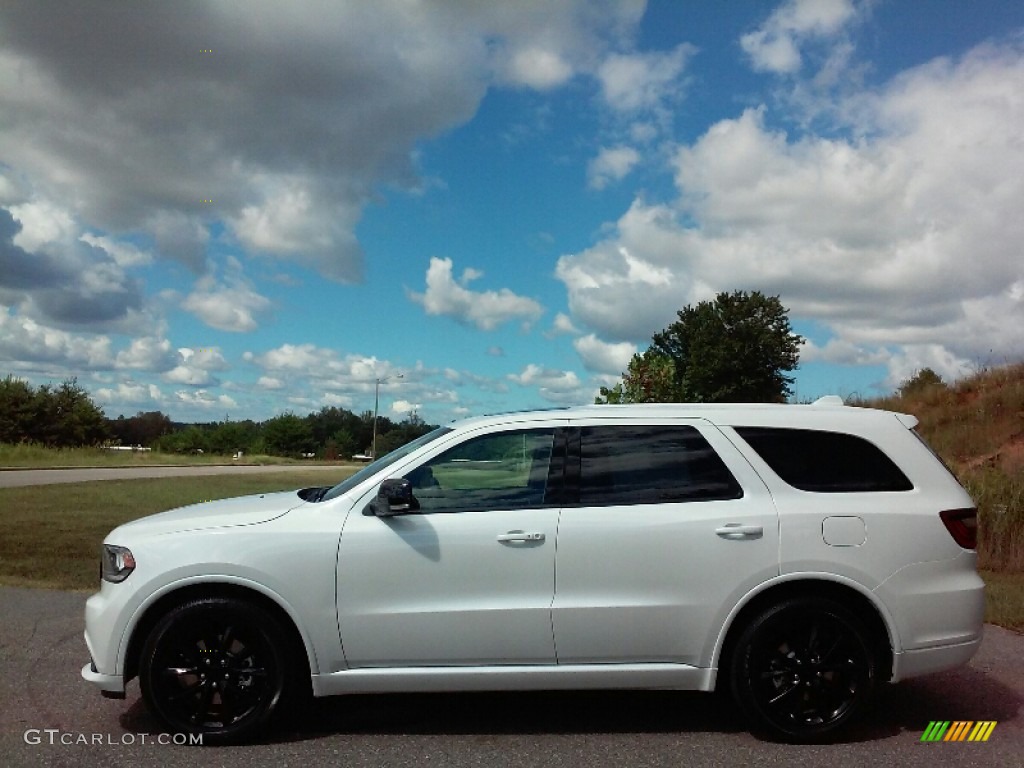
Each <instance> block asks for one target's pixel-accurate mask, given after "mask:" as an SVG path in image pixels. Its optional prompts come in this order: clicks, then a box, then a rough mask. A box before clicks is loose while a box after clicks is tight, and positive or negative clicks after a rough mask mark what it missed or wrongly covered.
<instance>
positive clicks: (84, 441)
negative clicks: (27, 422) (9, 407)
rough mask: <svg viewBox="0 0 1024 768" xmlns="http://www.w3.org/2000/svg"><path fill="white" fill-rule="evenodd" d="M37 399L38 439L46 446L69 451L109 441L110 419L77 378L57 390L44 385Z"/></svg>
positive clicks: (66, 380)
mask: <svg viewBox="0 0 1024 768" xmlns="http://www.w3.org/2000/svg"><path fill="white" fill-rule="evenodd" d="M35 399H36V419H37V425H38V426H37V430H38V431H37V432H36V434H35V439H37V440H39V441H40V442H42V443H44V444H45V445H49V446H55V447H57V448H68V447H71V446H79V445H95V444H97V443H100V442H102V441H103V440H104V439H106V437H107V420H106V418H105V417H104V416H103V412H102V411H101V410H100V409H99V408H98V407H97V406H96V404H95V403H94V402H93V401H92V400H91V399H90V398H89V394H88V393H87V392H86V391H85V390H84V389H82V387H80V386H79V385H78V380H77V379H75V378H71V379H65V380H64V381H62V382H61V384H60V386H59V387H57V388H56V389H51V387H50V385H49V384H44V385H43V386H41V387H39V389H38V390H37V391H36V398H35Z"/></svg>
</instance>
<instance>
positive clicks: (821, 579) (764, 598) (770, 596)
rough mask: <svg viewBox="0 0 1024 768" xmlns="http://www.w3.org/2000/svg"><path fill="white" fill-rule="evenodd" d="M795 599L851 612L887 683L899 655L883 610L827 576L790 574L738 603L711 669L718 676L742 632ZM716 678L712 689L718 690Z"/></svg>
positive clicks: (857, 588) (860, 591) (858, 589)
mask: <svg viewBox="0 0 1024 768" xmlns="http://www.w3.org/2000/svg"><path fill="white" fill-rule="evenodd" d="M796 597H806V598H813V597H818V598H828V599H832V600H835V601H836V602H838V603H840V604H842V605H843V606H844V607H846V608H847V609H849V610H851V611H853V612H854V613H855V614H856V615H857V617H858V618H859V619H860V620H861V621H863V622H864V625H865V626H866V627H867V629H868V631H869V632H870V633H871V635H872V637H873V638H874V639H875V640H876V648H875V650H876V653H878V662H879V673H880V674H879V679H880V680H882V681H888V680H889V679H890V678H891V677H892V664H893V654H894V653H896V652H898V650H899V646H898V636H897V634H896V630H895V627H894V625H893V623H892V621H891V618H890V617H889V616H888V612H887V611H886V610H885V608H884V606H882V605H880V604H879V603H878V601H877V599H876V598H875V596H874V595H872V594H871V593H870V592H869V591H868V590H866V589H864V588H863V587H862V586H861V585H860V584H858V583H857V582H854V581H849V580H845V579H843V580H839V579H837V578H836V577H835V576H832V575H826V574H806V573H801V574H789V575H788V577H785V578H783V579H777V580H775V581H772V582H770V583H766V584H764V585H762V586H761V588H760V589H758V590H756V591H753V592H750V593H749V594H747V595H746V596H745V598H744V599H743V600H741V601H740V602H739V603H738V604H737V605H736V607H735V608H733V610H732V613H731V614H730V615H729V617H728V619H727V620H726V622H725V625H724V628H723V630H722V632H721V633H720V634H719V637H718V640H717V642H716V644H715V652H714V655H713V657H712V667H713V668H715V669H716V670H718V672H719V673H720V672H721V671H722V670H723V669H726V668H727V667H728V664H729V662H730V658H731V654H732V652H733V648H734V646H735V643H736V640H737V639H738V637H739V636H740V634H741V633H742V632H743V628H744V627H746V626H747V624H748V623H749V622H750V621H751V620H752V619H753V618H754V617H755V616H756V615H758V614H759V613H760V612H761V611H763V610H765V609H767V608H768V607H770V606H772V605H775V604H777V603H779V602H781V601H783V600H788V599H792V598H796ZM719 679H721V678H720V677H719V675H717V674H716V681H715V687H716V688H717V687H718V680H719Z"/></svg>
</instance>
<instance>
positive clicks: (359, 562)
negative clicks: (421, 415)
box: [338, 425, 559, 668]
mask: <svg viewBox="0 0 1024 768" xmlns="http://www.w3.org/2000/svg"><path fill="white" fill-rule="evenodd" d="M554 432H555V426H554V425H551V426H545V427H543V428H531V429H528V430H523V429H507V430H504V431H500V432H489V433H487V434H485V435H481V436H477V437H469V438H468V439H466V440H464V441H463V442H461V443H459V444H457V445H455V446H454V447H451V446H448V447H443V448H439V449H438V451H439V453H437V454H436V455H434V456H432V457H430V458H428V459H426V460H425V461H424V462H423V463H421V464H420V465H418V466H416V467H415V468H412V469H408V470H403V471H402V473H401V474H402V476H404V477H405V478H406V479H408V480H409V481H410V482H411V483H412V486H413V494H414V496H415V498H416V500H417V502H418V504H419V509H418V510H417V511H415V512H413V513H411V514H405V515H400V516H395V517H385V518H379V517H372V516H366V515H364V514H361V511H362V510H361V509H358V508H357V509H353V510H352V512H351V513H350V514H349V516H348V520H347V521H346V523H345V527H344V529H343V531H342V535H341V543H340V547H339V552H338V623H339V630H340V633H341V640H342V645H343V648H344V652H345V658H346V661H347V662H348V665H349V667H350V668H358V667H378V666H445V665H491V664H553V663H554V662H555V652H554V641H553V639H552V628H551V601H552V598H553V595H554V573H555V536H556V532H557V526H558V512H559V508H558V506H557V504H556V503H554V502H552V501H551V499H549V498H548V497H549V493H548V475H549V470H550V464H551V456H552V445H553V441H554Z"/></svg>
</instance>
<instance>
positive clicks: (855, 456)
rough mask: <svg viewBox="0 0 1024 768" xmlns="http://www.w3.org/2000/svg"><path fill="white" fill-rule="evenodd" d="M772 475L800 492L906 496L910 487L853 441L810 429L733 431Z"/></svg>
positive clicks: (880, 457)
mask: <svg viewBox="0 0 1024 768" xmlns="http://www.w3.org/2000/svg"><path fill="white" fill-rule="evenodd" d="M735 430H736V432H737V434H739V436H740V437H742V438H743V439H744V440H746V441H747V443H748V444H749V445H750V447H751V448H753V449H754V450H755V451H757V455H758V456H760V457H761V458H762V459H764V461H765V463H766V464H767V465H768V466H769V467H771V468H772V470H773V471H774V472H775V474H777V475H778V476H779V477H781V478H782V479H783V480H785V481H786V482H787V483H789V484H790V485H792V486H793V487H794V488H799V489H800V490H801V491H813V492H816V493H857V492H860V493H866V492H871V491H909V490H912V489H913V488H914V484H913V483H911V482H910V480H908V479H907V476H906V475H904V474H903V472H902V471H900V468H899V467H897V466H896V464H895V463H893V460H892V459H890V458H889V457H888V456H886V455H885V454H884V453H883V452H882V450H881V449H880V448H879V447H878V446H876V445H875V444H874V443H871V442H869V441H867V440H865V439H864V438H862V437H858V436H857V435H848V434H845V433H842V432H824V431H818V430H812V429H785V428H778V427H735Z"/></svg>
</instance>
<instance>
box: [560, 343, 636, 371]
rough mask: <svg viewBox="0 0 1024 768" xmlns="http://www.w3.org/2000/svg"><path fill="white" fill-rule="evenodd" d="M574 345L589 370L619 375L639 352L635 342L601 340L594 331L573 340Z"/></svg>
mask: <svg viewBox="0 0 1024 768" xmlns="http://www.w3.org/2000/svg"><path fill="white" fill-rule="evenodd" d="M573 347H575V349H576V352H577V353H578V354H579V356H580V360H582V361H583V366H584V367H585V368H586V369H587V370H588V371H594V372H596V373H605V374H610V375H613V376H615V375H619V374H621V373H622V372H623V371H625V370H626V368H627V367H628V366H629V361H630V360H632V359H633V355H635V354H636V353H637V347H636V345H635V344H630V343H629V342H628V341H622V342H619V343H617V344H610V343H608V342H606V341H601V340H600V339H599V338H597V336H596V335H595V334H593V333H589V334H587V335H586V336H581V337H580V338H578V339H576V340H575V341H573Z"/></svg>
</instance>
